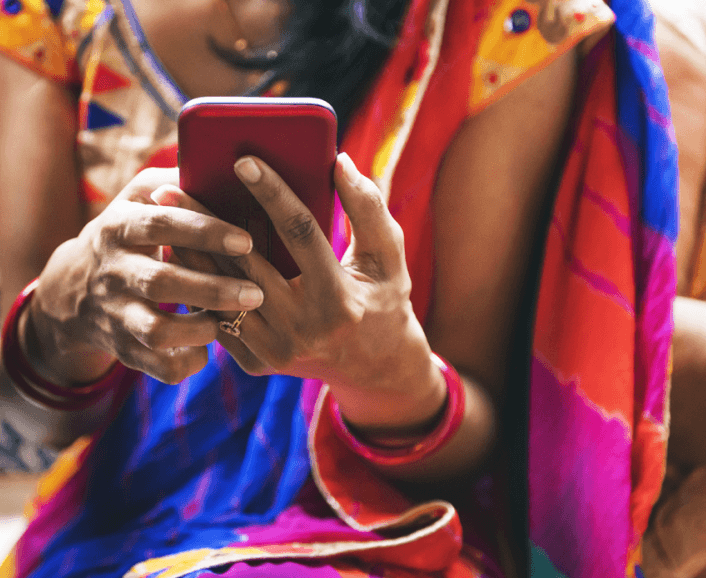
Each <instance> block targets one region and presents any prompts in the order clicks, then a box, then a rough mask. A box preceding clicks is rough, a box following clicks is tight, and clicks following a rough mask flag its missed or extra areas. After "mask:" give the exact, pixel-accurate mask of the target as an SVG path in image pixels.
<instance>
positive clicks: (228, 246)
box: [223, 233, 252, 255]
mask: <svg viewBox="0 0 706 578" xmlns="http://www.w3.org/2000/svg"><path fill="white" fill-rule="evenodd" d="M223 247H224V248H225V250H226V252H227V253H229V254H233V255H247V254H248V253H249V252H250V250H251V249H252V239H251V238H250V237H248V236H247V235H241V234H240V233H229V234H228V235H226V236H225V237H223Z"/></svg>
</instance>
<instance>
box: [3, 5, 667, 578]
mask: <svg viewBox="0 0 706 578" xmlns="http://www.w3.org/2000/svg"><path fill="white" fill-rule="evenodd" d="M611 8H612V11H611V10H610V9H608V8H607V6H605V5H604V4H602V3H598V2H582V1H579V0H559V1H558V2H554V1H549V0H547V1H545V0H530V1H525V0H474V1H470V2H469V1H466V2H463V1H461V0H433V1H432V0H412V1H411V2H410V6H409V8H408V13H407V15H406V17H405V19H404V22H403V26H402V30H401V31H400V34H399V38H398V41H397V44H396V46H395V47H394V49H393V51H392V53H391V55H390V57H389V59H388V61H387V63H386V65H385V68H384V69H383V71H382V72H381V74H380V75H379V77H378V78H377V79H376V81H375V83H374V86H373V87H372V89H371V91H370V93H369V95H368V97H367V98H366V100H365V102H364V103H363V104H362V106H361V107H360V109H359V110H358V111H357V113H356V115H355V117H354V118H353V120H352V123H351V126H350V129H349V130H348V132H347V134H346V136H345V138H344V141H343V143H342V146H341V149H342V150H345V151H346V152H348V153H349V154H350V156H351V157H352V158H353V159H355V161H356V164H357V165H358V166H359V167H360V168H361V170H362V171H363V172H364V173H367V174H368V175H370V176H371V177H372V178H373V179H374V180H375V181H376V182H377V183H378V185H379V186H380V188H381V190H382V192H383V194H384V195H385V196H386V198H387V200H388V204H389V207H390V210H391V212H392V214H393V216H394V217H395V218H396V219H397V220H398V222H399V223H400V224H401V225H402V228H403V230H404V232H405V249H406V255H407V259H408V265H409V269H410V274H411V276H412V282H413V293H412V301H413V305H414V309H415V313H416V314H417V316H418V317H419V318H420V319H424V317H425V315H426V312H427V309H428V305H429V302H430V299H431V280H432V278H433V266H434V263H433V235H432V234H430V233H429V231H430V230H431V224H432V221H431V212H430V209H429V208H430V202H431V196H432V192H433V186H434V180H435V176H436V172H437V169H438V166H439V163H440V162H441V159H442V157H443V154H444V152H445V150H446V147H447V146H448V144H449V142H450V140H451V139H452V138H453V135H454V134H455V132H456V131H457V129H458V128H459V126H460V125H461V124H462V123H463V122H464V121H465V120H466V119H467V118H469V117H470V116H472V115H473V114H477V113H478V112H480V111H481V110H483V109H484V108H485V107H486V106H489V105H491V104H492V103H493V102H494V101H496V100H497V99H499V98H501V97H502V96H503V95H504V94H506V93H507V92H508V91H510V90H512V88H513V87H514V86H516V85H517V84H519V83H520V82H522V81H523V80H524V79H525V78H527V77H529V76H530V75H531V74H533V73H534V72H536V71H537V70H539V69H541V68H543V67H545V66H547V65H548V64H549V63H550V62H551V61H553V60H554V59H555V58H556V57H557V56H558V55H560V54H562V53H563V52H565V51H567V50H569V49H572V48H573V47H575V46H577V45H579V44H581V50H582V52H583V53H584V54H586V56H584V59H583V61H582V74H581V78H582V87H581V91H580V93H579V94H580V98H579V102H578V104H577V110H576V118H575V122H574V126H573V130H572V132H571V134H570V135H568V137H567V148H566V150H567V153H566V159H565V162H564V170H563V171H562V174H561V178H560V180H559V183H558V186H557V193H556V199H555V203H554V206H553V208H552V211H551V216H550V218H548V222H547V237H546V242H545V244H544V245H543V247H541V251H540V253H541V254H540V261H541V267H538V270H539V273H538V279H537V287H536V294H535V292H533V294H532V295H530V296H529V297H528V302H530V303H531V307H532V308H533V309H534V314H533V316H532V319H533V321H534V322H533V324H532V326H531V327H528V336H531V338H529V337H528V339H527V342H528V351H527V356H526V358H524V359H520V360H518V373H519V374H525V375H524V376H525V378H524V380H522V381H521V384H520V390H519V391H518V396H517V397H518V398H519V399H520V401H519V402H518V404H517V406H516V407H514V409H513V411H514V415H515V416H516V417H519V421H518V422H517V423H518V424H519V427H517V428H516V430H515V431H514V433H515V434H517V435H515V436H513V440H514V444H513V447H512V448H511V467H510V471H509V473H508V476H507V478H508V485H509V488H510V494H511V498H512V500H511V504H512V507H511V508H510V512H509V513H508V512H507V511H503V509H502V508H499V509H498V507H497V500H496V499H495V496H496V495H497V493H498V491H497V488H498V487H499V486H501V485H502V484H501V483H500V482H499V481H498V479H497V478H494V477H493V476H486V477H484V478H482V479H481V480H480V481H478V482H474V483H470V482H469V488H468V492H469V494H470V495H471V496H472V501H473V503H474V504H475V506H474V508H472V509H473V510H474V512H470V513H469V512H457V511H456V509H455V508H454V507H453V506H452V505H451V504H449V503H448V502H444V501H440V500H439V501H433V502H429V503H423V504H415V503H413V502H412V501H410V499H409V498H408V497H407V496H405V495H404V494H403V493H402V492H401V491H399V489H397V488H395V487H394V486H393V485H392V484H390V483H389V482H388V481H386V480H384V479H382V478H381V477H380V476H379V474H377V473H376V472H375V470H374V469H372V468H371V467H370V466H369V465H368V464H367V463H365V462H364V460H362V459H361V458H360V457H358V456H356V455H354V454H353V453H352V452H351V451H349V450H348V449H347V447H346V446H345V444H343V443H342V442H341V441H340V440H339V439H338V438H337V437H336V436H335V434H334V433H333V432H332V429H331V424H330V422H329V419H328V414H327V413H326V412H324V411H322V408H323V407H325V402H326V399H327V395H328V392H327V389H326V388H325V387H323V386H322V384H321V383H318V382H313V381H306V382H302V380H299V379H294V378H291V377H286V376H275V377H269V378H254V377H250V376H248V375H246V374H244V373H243V372H242V371H241V370H240V368H239V367H238V366H237V364H235V362H234V361H233V360H232V359H231V358H230V356H229V355H228V354H227V353H226V352H225V351H224V350H223V349H222V348H220V346H219V345H218V344H213V345H212V346H210V348H209V363H208V365H207V367H206V368H205V369H204V370H203V371H202V372H200V373H198V374H197V375H195V376H192V377H191V378H189V379H187V380H185V381H184V382H182V383H181V384H179V385H178V386H176V387H172V386H166V385H165V384H162V383H159V382H158V381H156V380H154V379H152V378H149V377H147V376H145V375H139V374H135V373H133V372H127V373H126V375H125V376H124V377H123V383H122V385H123V386H124V387H125V390H126V392H127V393H126V399H125V401H124V403H123V404H122V407H120V408H119V411H118V410H116V416H115V418H114V419H113V420H112V421H111V423H110V424H109V425H108V426H107V427H106V428H105V429H104V431H101V432H98V433H97V434H96V435H94V436H93V437H92V438H90V439H81V440H79V441H78V442H77V443H76V444H74V446H72V447H71V448H70V450H68V451H67V452H65V453H64V454H63V455H62V456H61V457H60V458H59V460H58V461H57V463H56V464H55V466H54V468H53V469H52V470H51V471H50V472H49V473H48V474H47V476H46V477H45V479H44V480H43V481H42V482H41V483H40V485H39V488H38V492H37V496H36V498H35V499H34V501H33V502H32V504H31V505H30V511H29V512H28V515H29V517H30V519H31V522H30V525H29V527H28V529H27V532H26V533H25V535H24V536H23V537H22V538H21V539H20V541H19V542H18V544H17V545H16V547H15V549H14V550H13V552H12V553H11V554H10V556H9V557H8V558H7V560H6V561H5V563H4V564H3V566H2V567H1V568H0V576H3V577H7V578H19V577H22V578H25V577H32V578H40V577H44V576H57V575H58V576H116V575H126V576H130V577H134V578H136V577H138V576H139V577H141V578H156V577H159V578H176V577H180V576H189V577H195V576H216V575H225V576H261V575H263V574H266V575H269V576H278V575H292V574H296V575H303V576H308V575H311V576H316V577H317V578H318V577H320V576H327V577H328V576H331V577H339V576H344V577H345V576H383V575H384V576H392V577H411V576H444V577H462V576H464V577H465V576H468V577H471V576H473V577H480V576H488V577H492V576H502V575H503V569H502V567H501V565H500V563H499V559H500V558H501V556H500V553H499V547H498V545H497V544H496V543H495V542H494V540H493V539H492V531H491V532H488V531H485V530H484V526H493V527H494V525H495V523H496V521H497V526H498V527H500V528H502V527H503V524H504V522H503V520H504V519H505V518H506V517H507V516H510V518H511V519H512V521H513V525H514V528H515V532H516V533H517V534H518V535H519V536H520V539H521V540H522V541H523V542H524V543H526V544H527V547H526V552H525V554H526V557H527V559H528V561H525V562H526V565H527V567H528V568H530V569H531V571H532V573H533V574H537V575H542V576H545V575H546V576H557V577H559V576H567V577H572V578H573V577H577V578H578V577H594V576H595V577H598V576H601V577H604V576H639V575H640V569H639V562H640V538H641V535H642V533H643V532H644V529H645V527H646V524H647V519H648V516H649V512H650V508H651V505H652V504H653V503H654V501H655V500H656V498H657V494H658V491H659V487H660V484H661V479H662V476H663V474H664V457H665V448H666V437H667V428H666V399H667V394H668V361H669V346H670V335H671V314H670V307H671V300H672V298H673V295H674V250H673V247H674V240H675V236H676V222H677V218H676V172H675V163H676V161H675V158H676V150H675V146H674V138H673V134H672V132H671V125H670V120H669V111H668V103H667V98H666V90H665V87H664V82H663V79H662V76H661V71H660V68H659V63H658V57H657V54H656V51H655V48H654V43H653V41H652V31H651V17H650V14H649V9H648V6H647V4H646V2H644V1H643V0H615V1H614V2H613V3H612V6H611ZM20 16H22V17H23V19H22V20H21V21H20V20H19V17H20ZM0 17H2V20H0V44H1V45H2V49H3V50H4V51H5V52H7V53H8V54H10V55H11V56H13V57H15V58H17V59H18V60H19V61H20V62H23V63H25V64H26V65H28V66H31V67H32V68H34V69H36V70H38V71H39V72H41V73H43V74H47V75H49V76H51V77H53V78H55V79H57V81H60V82H64V83H67V84H76V83H78V84H79V85H80V90H81V98H80V106H79V111H78V114H79V119H80V126H81V131H80V133H79V143H78V149H79V154H80V156H81V158H82V161H83V176H84V178H83V182H82V188H81V195H82V197H83V198H84V200H86V201H88V202H90V201H94V202H99V203H100V202H104V201H106V200H109V199H110V198H111V197H112V196H114V194H116V193H117V191H119V190H120V188H121V187H122V186H123V185H124V184H125V182H127V180H129V178H131V177H132V176H133V175H134V174H135V172H136V171H137V170H139V168H140V167H142V166H147V165H152V166H173V165H174V164H175V145H174V142H175V138H174V137H175V125H174V118H175V115H176V112H177V111H178V108H179V106H180V105H181V104H183V102H184V101H185V96H184V95H183V94H182V93H181V91H180V90H179V89H178V87H176V85H175V84H174V83H173V82H172V81H171V80H170V79H169V77H168V74H167V73H166V71H164V69H163V68H162V67H161V64H160V63H159V61H158V59H157V58H156V56H155V55H154V54H153V52H152V51H151V48H150V47H149V43H148V42H147V40H146V38H145V36H144V33H143V32H142V31H141V28H140V26H139V21H137V18H136V16H135V13H134V11H133V10H132V7H131V4H130V2H129V1H128V0H122V1H113V2H110V3H106V2H104V1H103V0H63V1H62V0H46V1H42V0H26V1H25V2H7V1H5V2H3V4H2V12H1V13H0ZM614 20H615V22H616V25H615V27H614V28H613V30H612V31H611V32H610V33H609V34H608V35H607V36H604V37H603V38H602V39H600V36H601V33H605V31H606V29H607V28H608V27H609V26H610V25H611V23H612V22H613V21H614ZM129 107H132V108H129ZM136 107H139V109H140V110H141V111H142V115H141V116H140V121H141V122H140V124H139V126H138V125H136V124H135V123H134V122H131V119H132V118H133V116H132V113H133V112H134V110H135V109H136ZM440 110H443V111H444V113H443V114H439V111H440ZM147 137H149V138H147ZM145 143H146V144H145ZM111 151H113V154H109V153H110V152H111ZM116 159H117V160H116ZM347 242H348V228H347V226H346V221H345V217H344V215H343V213H342V211H341V208H340V205H337V209H336V216H335V226H334V233H333V238H332V244H333V247H334V250H335V252H336V253H337V254H338V255H339V256H340V255H341V254H342V252H343V250H344V249H345V247H346V245H347ZM530 332H531V333H530ZM459 514H461V516H459ZM461 520H463V523H462V522H461ZM505 521H506V520H505ZM493 529H495V530H496V529H497V528H495V527H494V528H493ZM522 565H523V561H520V568H522Z"/></svg>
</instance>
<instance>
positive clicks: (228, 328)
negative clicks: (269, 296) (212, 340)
mask: <svg viewBox="0 0 706 578" xmlns="http://www.w3.org/2000/svg"><path fill="white" fill-rule="evenodd" d="M246 314H247V311H241V312H240V313H239V314H238V316H237V317H236V318H235V319H234V320H233V321H221V322H220V323H219V324H218V326H219V327H220V328H221V331H223V333H227V334H228V335H232V336H233V337H240V324H241V323H242V322H243V319H245V315H246Z"/></svg>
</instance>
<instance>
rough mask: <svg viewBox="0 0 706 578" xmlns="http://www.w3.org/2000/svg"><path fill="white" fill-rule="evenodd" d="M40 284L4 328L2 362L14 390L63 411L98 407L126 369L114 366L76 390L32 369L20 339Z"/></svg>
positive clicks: (19, 298)
mask: <svg viewBox="0 0 706 578" xmlns="http://www.w3.org/2000/svg"><path fill="white" fill-rule="evenodd" d="M38 283H39V280H38V279H35V280H34V281H32V282H31V283H30V284H29V285H27V287H25V288H24V290H23V291H22V293H20V294H19V295H18V296H17V299H15V302H14V303H13V304H12V307H11V308H10V311H9V312H8V314H7V318H6V319H5V324H4V325H3V328H2V362H3V365H4V366H5V370H6V371H7V374H8V375H9V376H10V378H11V380H12V382H13V385H14V386H15V388H16V389H17V390H18V391H19V392H20V393H21V394H23V395H24V396H25V397H27V398H29V399H30V400H31V401H34V402H37V403H39V404H41V405H44V406H47V407H49V408H51V409H57V410H62V411H76V410H81V409H86V408H87V407H89V406H91V405H93V404H95V403H97V402H98V401H99V400H100V399H102V398H103V397H104V396H105V395H106V394H107V393H108V392H110V391H111V390H112V389H113V386H114V385H115V384H116V383H117V381H118V380H119V379H120V378H121V377H122V375H123V373H124V372H125V367H124V366H123V365H122V364H121V363H118V362H115V363H114V364H113V366H112V367H111V368H110V369H109V370H108V372H107V373H106V374H105V375H104V376H103V377H101V378H99V379H98V380H96V381H93V382H90V383H79V384H77V386H76V387H62V386H59V385H56V384H54V383H52V382H50V381H48V380H46V379H44V378H43V377H42V376H40V375H39V374H38V373H37V372H36V371H35V369H34V368H33V367H32V366H31V365H30V363H29V360H28V359H27V358H26V356H25V354H24V352H23V351H22V348H21V347H20V341H19V335H18V329H19V328H18V323H19V319H20V315H21V314H22V312H23V311H24V310H25V309H26V308H27V306H28V305H29V303H30V301H31V300H32V296H33V295H34V290H35V289H36V288H37V285H38Z"/></svg>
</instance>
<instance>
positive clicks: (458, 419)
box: [327, 353, 466, 466]
mask: <svg viewBox="0 0 706 578" xmlns="http://www.w3.org/2000/svg"><path fill="white" fill-rule="evenodd" d="M431 358H432V361H433V362H434V363H435V364H436V365H437V366H438V367H439V369H441V372H442V373H443V374H444V379H445V380H446V387H447V390H448V394H447V398H446V406H445V408H444V414H443V416H442V418H441V421H440V422H439V424H438V425H437V426H436V427H435V428H434V429H433V431H432V432H431V433H430V434H429V435H427V436H424V437H423V438H422V439H421V440H417V441H415V442H414V443H412V444H410V445H408V446H407V447H402V448H381V447H374V446H370V445H366V444H364V443H363V442H361V441H360V440H359V439H358V438H356V437H355V436H354V435H353V434H352V433H351V432H350V430H349V429H348V428H347V427H346V424H345V423H344V422H343V417H342V416H341V411H340V408H339V407H338V403H337V402H336V400H335V399H334V397H333V396H332V395H329V396H328V406H327V407H328V411H329V412H330V416H331V424H332V427H333V430H334V432H335V433H336V435H337V436H338V437H339V438H340V439H341V440H342V441H343V442H344V443H345V444H346V445H347V446H348V447H349V448H350V449H351V450H353V451H354V452H355V453H356V454H358V455H359V456H361V457H363V458H365V459H366V460H369V461H371V462H372V463H374V464H376V465H379V466H399V465H404V464H410V463H412V462H416V461H418V460H421V459H423V458H426V457H427V456H429V455H431V454H433V453H434V452H436V451H437V450H438V449H440V448H441V447H442V446H443V445H444V444H446V442H448V441H449V440H450V439H451V438H452V437H453V435H454V434H455V433H456V432H457V431H458V428H459V427H460V425H461V423H462V422H463V415H464V413H465V410H466V390H465V388H464V386H463V382H462V381H461V377H460V376H459V374H458V373H457V372H456V370H455V369H454V368H453V367H452V366H451V365H450V364H449V363H447V362H446V361H445V360H444V359H442V358H441V357H439V356H438V355H436V354H435V353H432V355H431Z"/></svg>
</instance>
